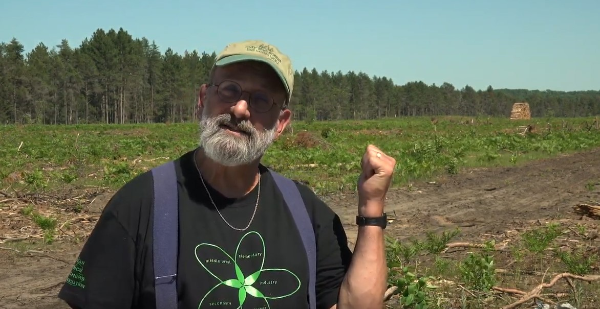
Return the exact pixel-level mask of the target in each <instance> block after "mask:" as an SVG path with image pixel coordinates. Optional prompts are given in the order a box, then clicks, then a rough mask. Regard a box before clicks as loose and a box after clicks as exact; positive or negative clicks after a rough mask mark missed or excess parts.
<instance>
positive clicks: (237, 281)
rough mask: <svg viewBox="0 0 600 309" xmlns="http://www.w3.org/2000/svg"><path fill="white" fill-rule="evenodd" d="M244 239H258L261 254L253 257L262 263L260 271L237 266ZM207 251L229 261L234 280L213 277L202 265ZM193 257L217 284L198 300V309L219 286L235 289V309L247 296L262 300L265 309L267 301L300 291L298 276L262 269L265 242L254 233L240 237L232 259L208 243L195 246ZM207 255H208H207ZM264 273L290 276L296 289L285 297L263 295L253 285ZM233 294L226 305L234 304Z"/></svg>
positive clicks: (282, 270) (240, 306)
mask: <svg viewBox="0 0 600 309" xmlns="http://www.w3.org/2000/svg"><path fill="white" fill-rule="evenodd" d="M246 237H258V239H259V240H260V243H261V244H262V254H258V255H255V256H260V257H261V258H262V261H261V263H260V269H258V270H250V271H248V270H247V269H241V268H240V265H239V264H238V257H239V255H238V251H239V249H240V246H241V244H242V243H243V241H244V239H246ZM203 249H204V250H207V249H217V250H218V251H219V252H221V253H223V256H222V258H221V259H222V260H227V261H229V262H230V263H229V262H228V263H227V264H229V265H232V266H233V267H234V269H232V273H233V272H235V278H219V276H217V275H215V274H214V273H213V272H212V271H211V270H210V269H209V268H208V267H207V266H209V265H212V264H209V263H206V264H205V263H203V256H204V254H202V253H203V252H204V253H208V252H206V251H204V250H203ZM194 251H195V255H196V260H197V261H198V263H200V265H201V266H202V267H203V268H204V269H205V270H206V271H207V272H208V273H209V274H210V275H212V276H213V277H215V278H216V279H217V280H218V281H219V283H217V284H216V285H215V286H214V287H212V288H211V289H210V290H209V291H208V292H207V293H206V295H204V297H202V300H200V303H199V304H198V308H201V307H202V304H203V303H204V302H205V301H206V299H207V298H208V296H209V295H210V294H211V293H212V292H213V291H215V289H217V288H218V287H221V286H225V287H229V288H231V289H237V293H235V294H237V301H238V302H239V306H238V307H237V308H238V309H239V308H242V306H243V304H244V302H245V301H246V298H247V297H248V295H249V296H251V297H255V298H259V299H262V300H264V302H265V305H266V306H267V308H270V305H269V300H272V299H279V298H286V297H289V296H291V295H293V294H294V293H296V292H297V291H298V290H299V289H300V284H301V283H300V278H298V276H296V275H295V274H294V273H292V272H291V271H289V270H287V269H279V268H263V267H264V263H265V253H266V250H265V241H264V239H263V238H262V236H261V235H260V234H259V233H257V232H254V231H251V232H248V233H246V234H245V235H244V236H242V238H241V239H240V241H239V242H238V245H237V248H236V250H235V254H234V257H231V255H229V254H228V253H227V252H225V250H223V249H222V248H220V247H219V246H216V245H213V244H209V243H201V244H199V245H197V246H196V248H195V250H194ZM207 255H208V254H207ZM206 262H208V260H206ZM265 272H270V273H271V275H274V276H278V277H283V276H291V277H293V278H294V279H295V281H296V282H297V286H296V288H295V289H294V290H293V291H292V292H290V293H288V294H285V295H278V296H275V295H264V294H263V293H262V292H261V291H260V290H259V289H258V288H256V287H255V286H254V284H255V283H256V282H257V280H258V279H259V277H260V275H261V274H263V273H265ZM235 294H233V293H232V296H231V297H232V299H231V301H227V302H226V303H234V302H235Z"/></svg>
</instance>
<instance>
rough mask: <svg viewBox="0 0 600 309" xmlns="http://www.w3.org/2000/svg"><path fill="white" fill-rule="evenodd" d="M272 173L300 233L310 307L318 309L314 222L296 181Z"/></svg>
mask: <svg viewBox="0 0 600 309" xmlns="http://www.w3.org/2000/svg"><path fill="white" fill-rule="evenodd" d="M270 172H271V175H273V178H274V179H275V183H276V184H277V187H279V190H280V191H281V194H282V195H283V199H284V200H285V204H286V205H287V207H288V208H289V210H290V212H291V214H292V217H294V222H295V223H296V228H297V229H298V231H299V232H300V237H301V238H302V244H303V245H304V251H306V256H307V258H308V275H309V277H308V305H309V307H310V309H316V307H317V298H316V293H315V282H316V280H317V278H316V277H317V248H316V240H315V232H314V230H313V225H312V222H311V220H310V217H309V216H308V211H307V209H306V205H304V200H303V199H302V196H300V192H299V191H298V187H297V186H296V184H295V183H294V181H292V180H291V179H288V178H286V177H284V176H282V175H280V174H278V173H277V172H275V171H270Z"/></svg>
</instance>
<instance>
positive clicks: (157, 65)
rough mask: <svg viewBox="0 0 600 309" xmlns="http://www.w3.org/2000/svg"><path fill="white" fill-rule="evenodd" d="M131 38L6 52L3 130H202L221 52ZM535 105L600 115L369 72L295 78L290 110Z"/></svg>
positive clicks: (454, 110) (582, 95)
mask: <svg viewBox="0 0 600 309" xmlns="http://www.w3.org/2000/svg"><path fill="white" fill-rule="evenodd" d="M160 49H161V48H159V45H158V44H157V43H156V42H155V41H151V40H149V39H147V38H145V37H142V38H134V37H133V36H132V35H130V34H129V33H128V32H127V31H126V30H124V29H123V28H120V29H118V30H115V29H110V30H108V31H106V30H103V29H97V30H96V31H94V32H93V34H92V35H91V37H89V38H86V39H84V40H83V42H81V43H80V44H79V46H74V45H72V43H71V42H68V41H67V40H62V41H61V42H60V44H58V45H55V46H52V45H46V43H43V42H40V43H39V44H38V45H37V46H36V47H35V48H34V49H33V50H31V51H25V49H24V46H23V45H22V44H21V43H20V42H19V40H18V38H13V39H12V40H11V41H10V42H8V43H7V42H3V43H1V44H0V72H1V74H0V123H2V124H14V123H16V124H31V123H35V124H86V123H108V124H124V123H157V122H190V121H195V106H196V104H195V103H196V98H197V93H198V88H199V87H200V85H201V84H202V83H205V82H207V79H208V72H209V70H210V68H211V66H212V64H213V62H214V59H215V56H216V53H215V51H203V52H198V51H197V50H193V51H185V52H184V53H183V54H178V53H176V52H174V51H173V50H172V49H171V48H166V49H165V51H164V53H162V52H161V51H160ZM515 102H528V103H529V105H530V106H531V113H532V117H585V116H593V115H598V114H600V91H599V90H590V91H577V92H563V91H552V90H546V91H539V90H526V89H494V88H493V87H492V86H491V85H490V86H488V87H487V89H485V90H475V89H474V88H473V87H471V86H469V85H464V86H455V85H452V84H450V83H443V84H441V85H435V84H432V85H428V84H426V83H424V82H423V81H413V82H408V83H406V84H405V85H397V84H395V83H394V81H393V80H392V79H390V78H387V77H384V76H370V75H369V74H368V73H367V72H354V71H350V72H346V73H344V72H341V71H337V72H329V71H318V70H317V69H316V68H312V69H309V68H306V67H305V68H301V69H299V68H296V73H295V85H294V93H293V98H292V102H291V107H290V108H291V109H292V110H293V112H294V115H295V119H299V120H307V121H314V120H317V121H320V120H344V119H355V120H361V119H378V118H383V117H387V118H390V117H400V116H441V115H463V116H470V117H484V116H491V117H509V115H510V111H511V107H512V105H513V103H515Z"/></svg>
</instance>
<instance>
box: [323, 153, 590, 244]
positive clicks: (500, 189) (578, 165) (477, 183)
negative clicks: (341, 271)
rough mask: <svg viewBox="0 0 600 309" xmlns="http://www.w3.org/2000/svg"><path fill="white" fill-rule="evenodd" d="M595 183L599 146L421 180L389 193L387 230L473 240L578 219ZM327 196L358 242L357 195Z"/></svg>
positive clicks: (351, 237)
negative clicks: (576, 209) (448, 233)
mask: <svg viewBox="0 0 600 309" xmlns="http://www.w3.org/2000/svg"><path fill="white" fill-rule="evenodd" d="M594 181H595V182H600V148H599V149H594V150H591V151H587V152H583V153H577V154H572V155H563V156H559V157H555V158H551V159H544V160H539V161H534V162H529V163H526V164H523V165H519V166H511V167H498V168H489V169H472V170H470V171H463V172H461V173H460V174H458V175H455V176H443V177H440V178H439V179H438V180H437V181H436V183H435V184H428V183H419V184H416V187H413V189H412V190H411V191H408V190H406V189H397V190H392V191H390V192H389V193H388V200H387V205H386V212H387V213H388V215H390V214H391V215H393V214H394V213H395V215H396V216H397V218H396V220H395V221H394V222H393V223H392V224H391V225H390V226H389V228H388V234H393V235H394V236H396V237H398V238H400V239H404V238H409V237H415V236H416V237H421V236H424V235H425V231H434V232H439V231H441V230H447V229H450V228H455V227H458V228H460V229H461V231H462V233H461V235H463V237H464V236H465V235H466V236H468V238H470V236H473V237H478V236H480V235H481V234H482V233H494V234H495V233H503V232H504V231H506V230H507V229H509V228H510V227H522V226H524V225H526V224H527V222H531V221H535V220H540V221H541V222H543V221H544V220H545V219H565V218H571V219H576V218H579V216H578V215H576V214H575V213H573V211H572V207H573V206H574V205H576V204H577V203H580V202H586V201H589V200H596V201H598V200H600V193H599V192H598V190H596V191H590V190H588V189H586V184H587V183H589V182H594ZM326 200H327V202H328V203H329V204H330V205H332V207H333V208H334V210H336V212H338V214H339V215H340V217H341V218H342V220H343V221H344V223H345V227H346V229H347V231H348V238H349V240H350V241H354V239H355V238H356V228H355V227H354V226H353V225H354V224H353V221H354V216H355V215H356V206H355V205H356V202H355V201H356V196H355V195H345V196H343V197H340V196H333V197H328V198H326ZM337 205H352V206H349V207H339V206H337Z"/></svg>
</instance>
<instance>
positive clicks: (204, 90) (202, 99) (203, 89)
mask: <svg viewBox="0 0 600 309" xmlns="http://www.w3.org/2000/svg"><path fill="white" fill-rule="evenodd" d="M207 94H208V86H207V85H206V84H202V85H201V86H200V91H199V92H198V108H199V109H201V108H203V107H204V106H205V105H206V95H207Z"/></svg>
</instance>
